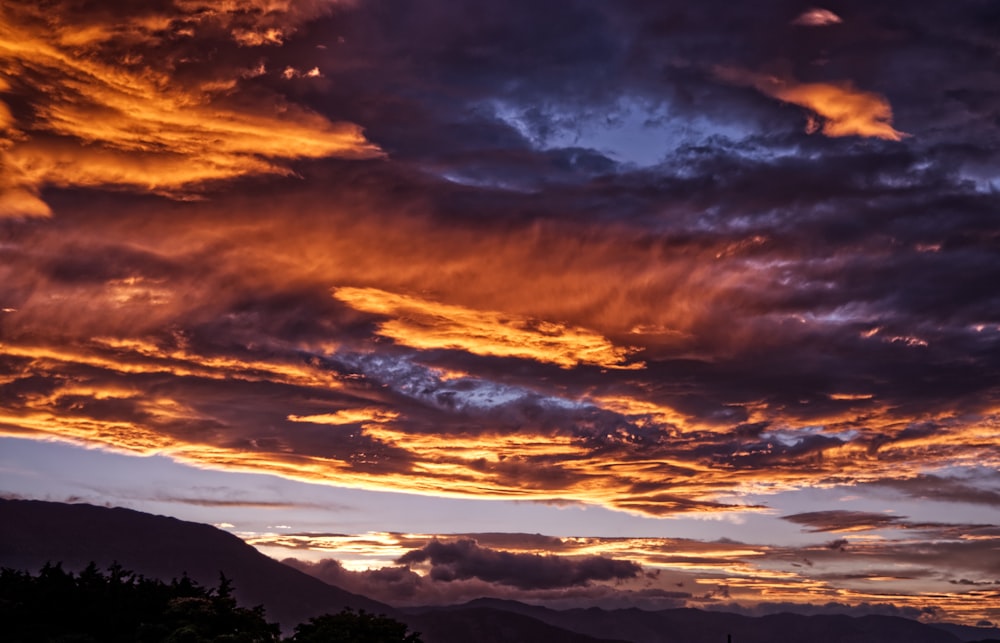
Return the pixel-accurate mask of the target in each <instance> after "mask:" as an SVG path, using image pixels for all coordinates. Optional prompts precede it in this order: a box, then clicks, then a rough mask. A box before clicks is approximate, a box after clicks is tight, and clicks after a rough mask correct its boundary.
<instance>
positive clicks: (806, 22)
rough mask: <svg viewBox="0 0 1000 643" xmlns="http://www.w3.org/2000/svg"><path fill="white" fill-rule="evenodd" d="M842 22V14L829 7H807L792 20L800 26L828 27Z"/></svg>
mask: <svg viewBox="0 0 1000 643" xmlns="http://www.w3.org/2000/svg"><path fill="white" fill-rule="evenodd" d="M842 22H843V20H842V19H841V18H840V16H838V15H837V14H835V13H834V12H832V11H830V10H829V9H807V10H806V11H803V12H802V13H801V14H799V15H798V17H796V18H795V20H792V24H793V25H797V26H800V27H827V26H829V25H837V24H840V23H842Z"/></svg>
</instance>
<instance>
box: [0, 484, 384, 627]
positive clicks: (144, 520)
mask: <svg viewBox="0 0 1000 643" xmlns="http://www.w3.org/2000/svg"><path fill="white" fill-rule="evenodd" d="M90 561H94V562H96V563H97V564H98V566H100V567H104V568H106V567H107V566H108V565H110V564H111V563H113V562H118V563H120V564H121V565H122V566H123V567H125V568H126V569H130V570H132V571H134V572H138V573H140V574H142V575H144V576H148V577H150V578H160V579H163V580H167V581H169V580H170V579H172V578H180V577H181V576H182V575H183V574H185V573H186V574H187V575H188V576H189V577H191V578H192V579H193V580H195V581H197V582H198V583H200V584H201V585H204V586H207V587H215V586H216V585H218V583H219V572H220V571H221V572H225V574H226V576H227V577H229V578H230V579H232V581H233V584H234V585H235V588H236V592H235V596H236V599H237V600H238V601H240V603H241V604H243V605H246V606H254V605H261V604H263V605H264V606H265V607H266V608H267V615H268V619H269V620H272V621H278V622H279V623H281V624H282V626H283V628H284V629H285V630H286V631H288V630H290V629H291V628H292V627H294V626H295V625H297V624H298V623H301V622H303V621H305V620H307V619H308V618H309V617H310V616H316V615H319V614H324V613H327V612H338V611H340V610H342V609H343V608H344V607H352V608H354V609H364V610H366V611H369V612H375V613H380V614H386V615H390V616H395V615H396V610H394V609H393V608H392V607H390V606H388V605H385V604H384V603H379V602H378V601H373V600H371V599H369V598H365V597H364V596H359V595H358V594H352V593H350V592H347V591H345V590H342V589H340V588H338V587H333V586H332V585H328V584H326V583H324V582H322V581H320V580H318V579H316V578H313V577H312V576H309V575H308V574H304V573H302V572H300V571H298V570H296V569H292V568H291V567H288V566H287V565H282V564H281V563H279V562H278V561H276V560H274V559H272V558H269V557H267V556H265V555H264V554H261V553H260V552H259V551H257V550H256V549H254V548H253V547H251V546H250V545H248V544H246V543H245V542H243V541H242V540H240V539H239V538H237V537H236V536H234V535H232V534H230V533H228V532H225V531H222V530H221V529H216V528H215V527H212V526H210V525H203V524H200V523H194V522H185V521H183V520H177V519H176V518H168V517H166V516H154V515H152V514H146V513H142V512H139V511H132V510H131V509H121V508H115V509H109V508H106V507H95V506H93V505H85V504H65V503H57V502H41V501H35V500H0V567H12V568H14V569H23V570H27V571H31V572H37V571H38V570H39V568H41V566H42V565H44V564H45V563H46V562H52V563H56V562H62V563H63V567H64V568H65V569H67V570H74V571H77V570H81V569H83V568H84V567H85V566H86V565H87V563H89V562H90Z"/></svg>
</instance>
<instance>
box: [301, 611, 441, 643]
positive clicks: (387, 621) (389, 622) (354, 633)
mask: <svg viewBox="0 0 1000 643" xmlns="http://www.w3.org/2000/svg"><path fill="white" fill-rule="evenodd" d="M406 630H407V628H406V624H405V623H400V622H399V621H396V620H393V619H391V618H389V617H387V616H382V615H379V616H376V615H374V614H369V613H368V612H366V611H364V610H361V611H359V612H355V611H353V610H351V609H350V608H348V609H345V610H343V611H342V612H339V613H337V614H325V615H323V616H319V617H315V618H311V619H309V621H308V622H307V623H302V624H300V625H297V626H296V627H295V634H294V635H293V636H292V637H291V638H290V639H288V641H289V642H291V643H421V639H420V635H419V634H417V633H407V631H406Z"/></svg>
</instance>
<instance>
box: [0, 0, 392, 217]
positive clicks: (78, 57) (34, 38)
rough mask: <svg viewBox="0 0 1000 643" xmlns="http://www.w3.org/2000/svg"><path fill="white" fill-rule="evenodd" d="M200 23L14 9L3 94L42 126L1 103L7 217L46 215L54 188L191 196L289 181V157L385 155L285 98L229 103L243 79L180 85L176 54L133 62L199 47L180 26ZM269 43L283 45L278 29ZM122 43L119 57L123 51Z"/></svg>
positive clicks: (9, 14)
mask: <svg viewBox="0 0 1000 643" xmlns="http://www.w3.org/2000/svg"><path fill="white" fill-rule="evenodd" d="M285 4H291V3H285ZM64 9H65V8H64ZM67 11H68V10H67ZM215 11H219V9H218V8H216V9H215ZM193 15H194V14H192V15H188V14H181V15H178V16H167V15H163V16H160V15H139V16H130V17H126V18H124V19H123V20H121V21H120V22H118V23H108V24H101V23H93V22H92V23H89V24H87V23H84V24H77V23H76V22H74V21H73V20H72V19H71V16H68V15H59V14H58V12H57V13H56V14H54V15H42V14H40V13H39V12H38V11H37V10H35V9H34V8H33V7H31V6H29V5H26V4H20V3H11V6H10V7H5V11H4V12H3V13H0V79H6V80H2V82H0V91H11V92H16V93H18V94H19V95H21V96H22V97H27V98H28V100H29V101H32V108H33V117H32V119H31V121H30V122H28V121H25V122H19V121H18V120H17V119H15V118H14V117H13V116H12V114H11V112H10V110H9V109H8V108H7V106H6V105H4V104H3V103H0V127H2V134H0V167H2V168H3V179H0V216H5V215H6V216H46V215H48V214H49V209H48V207H47V205H46V204H45V203H44V201H43V200H42V199H41V197H40V196H39V193H40V190H41V188H43V187H44V186H47V185H52V186H119V187H127V188H130V189H138V190H146V191H152V192H156V193H160V194H165V195H168V196H173V197H184V196H187V195H189V194H191V191H192V190H193V189H194V188H195V187H196V186H197V185H198V184H200V183H204V182H206V181H212V180H220V179H230V178H234V177H238V176H242V175H247V174H265V173H277V174H288V173H290V170H289V169H288V168H287V167H286V166H285V165H284V164H283V163H282V162H283V161H287V160H291V159H298V158H320V157H328V156H341V157H350V158H366V157H372V156H377V155H379V154H380V152H379V150H378V149H377V148H376V147H375V146H374V145H372V144H371V143H369V142H368V141H366V140H365V138H364V136H363V135H362V133H361V130H360V128H358V127H357V126H356V125H353V124H350V123H334V122H331V121H329V120H327V119H326V118H325V117H323V116H321V115H319V114H317V113H315V112H312V111H309V110H308V109H305V108H303V107H299V106H297V105H294V104H290V103H287V102H286V101H283V100H281V99H280V98H277V97H276V98H275V99H274V101H273V104H272V105H271V106H269V107H265V108H256V109H254V110H250V109H248V108H247V107H246V106H245V105H242V104H238V101H236V100H234V99H233V97H232V96H231V95H230V94H232V93H233V92H235V91H237V84H238V83H237V80H236V75H237V74H236V71H235V70H234V71H233V77H232V78H221V79H214V80H212V81H210V82H202V83H196V82H191V81H190V80H182V79H181V78H179V77H178V76H177V75H176V73H175V71H174V61H172V60H169V55H168V59H167V60H165V61H164V60H161V59H158V58H154V57H151V56H149V57H144V56H143V55H142V54H136V53H131V52H132V51H133V50H138V51H141V50H142V47H154V46H163V45H164V44H169V43H173V42H179V41H181V40H184V39H185V38H188V37H190V34H189V33H188V31H187V30H186V29H185V28H182V27H181V26H180V25H181V24H186V22H185V21H186V20H194V19H195V18H194V17H193ZM207 15H212V14H210V13H209V14H199V15H198V18H197V19H198V20H204V19H206V16H207ZM268 15H270V14H268ZM239 33H243V32H239ZM246 33H257V32H246ZM262 33H263V36H261V38H263V39H268V38H269V39H271V40H280V39H281V37H282V35H281V32H280V31H279V30H277V29H276V28H274V27H271V28H268V29H265V30H264V31H263V32H262ZM242 38H243V39H244V40H246V39H247V38H251V37H250V36H247V35H245V34H244V36H242ZM124 45H128V49H127V50H126V53H121V54H119V53H118V50H117V49H116V47H118V46H124ZM160 55H161V56H162V54H160ZM15 79H16V80H15ZM34 92H42V94H39V95H38V96H34V95H33V94H34Z"/></svg>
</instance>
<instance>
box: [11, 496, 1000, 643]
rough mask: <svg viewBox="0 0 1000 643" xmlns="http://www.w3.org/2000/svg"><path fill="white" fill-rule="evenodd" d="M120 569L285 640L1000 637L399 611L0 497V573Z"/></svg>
mask: <svg viewBox="0 0 1000 643" xmlns="http://www.w3.org/2000/svg"><path fill="white" fill-rule="evenodd" d="M91 561H93V562H95V563H97V565H98V566H100V567H103V568H107V566H109V565H111V564H112V563H115V562H117V563H119V564H120V565H122V566H123V567H125V568H126V569H129V570H132V571H135V572H137V573H139V574H142V575H144V576H147V577H150V578H158V579H162V580H165V581H169V580H171V579H173V578H180V577H181V576H182V575H185V574H186V575H187V576H189V577H190V578H191V579H193V580H195V581H197V582H198V583H200V584H201V585H203V586H206V587H214V586H215V585H217V584H218V582H219V575H220V573H224V574H225V575H226V576H227V577H228V578H229V579H231V580H232V583H233V585H234V587H235V592H234V595H235V598H236V599H237V600H238V601H239V602H240V604H242V605H245V606H254V605H263V606H264V607H265V608H266V610H267V618H268V620H270V621H277V622H279V623H280V624H281V625H282V629H283V630H284V631H285V632H286V633H289V632H291V630H292V628H293V627H294V626H295V625H297V624H298V623H302V622H304V621H306V620H307V619H309V618H310V617H313V616H320V615H322V614H326V613H334V612H339V611H340V610H342V609H344V608H345V607H350V608H353V609H355V610H362V609H363V610H365V611H367V612H370V613H374V614H385V615H387V616H390V617H392V618H395V619H398V620H400V621H403V622H406V623H407V624H408V625H409V626H410V628H411V629H412V630H414V631H418V632H421V633H422V638H423V640H424V641H425V643H467V642H470V641H475V642H477V643H515V642H517V643H599V642H602V641H603V642H604V643H612V642H615V643H621V642H630V643H723V642H724V641H726V640H727V636H728V635H732V641H733V643H777V642H782V641H788V642H793V641H809V643H904V642H905V643H960V642H963V641H964V642H971V641H977V640H987V639H1000V635H998V634H1000V631H998V630H997V629H996V628H973V627H967V626H959V625H950V624H939V625H930V624H924V623H920V622H917V621H913V620H910V619H905V618H898V617H891V616H862V617H850V616H844V615H814V616H803V615H798V614H776V615H771V616H763V617H749V616H742V615H739V614H730V613H724V612H705V611H701V610H696V609H669V610H660V611H646V610H640V609H635V608H633V609H616V610H604V609H599V608H590V609H570V610H554V609H548V608H545V607H539V606H533V605H526V604H524V603H519V602H516V601H510V600H499V599H478V600H475V601H472V602H470V603H466V604H463V605H455V606H445V607H423V608H409V609H396V608H393V607H391V606H389V605H386V604H384V603H380V602H378V601H374V600H372V599H369V598H366V597H364V596H360V595H358V594H353V593H351V592H348V591H346V590H343V589H341V588H339V587H335V586H333V585H329V584H327V583H325V582H323V581H321V580H319V579H317V578H314V577H312V576H309V575H308V574H305V573H304V572H300V571H298V570H296V569H293V568H291V567H289V566H287V565H284V564H282V563H280V562H278V561H276V560H274V559H272V558H269V557H267V556H265V555H263V554H261V553H260V552H258V551H257V550H256V549H254V548H253V547H251V546H250V545H248V544H246V543H245V542H243V541H242V540H240V539H239V538H237V537H236V536H234V535H232V534H230V533H228V532H225V531H222V530H220V529H216V528H215V527H212V526H210V525H204V524H199V523H193V522H186V521H182V520H178V519H176V518H169V517H165V516H154V515H151V514H146V513H142V512H138V511H133V510H130V509H122V508H107V507H95V506H92V505H85V504H65V503H55V502H43V501H37V500H3V499H0V567H10V568H14V569H20V570H26V571H30V572H37V571H38V570H39V569H40V568H41V567H42V566H43V565H44V564H45V563H47V562H51V563H57V562H61V563H62V564H63V567H64V568H65V569H67V570H71V571H74V570H75V571H79V570H82V569H83V568H84V567H86V565H87V564H88V563H90V562H91Z"/></svg>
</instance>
